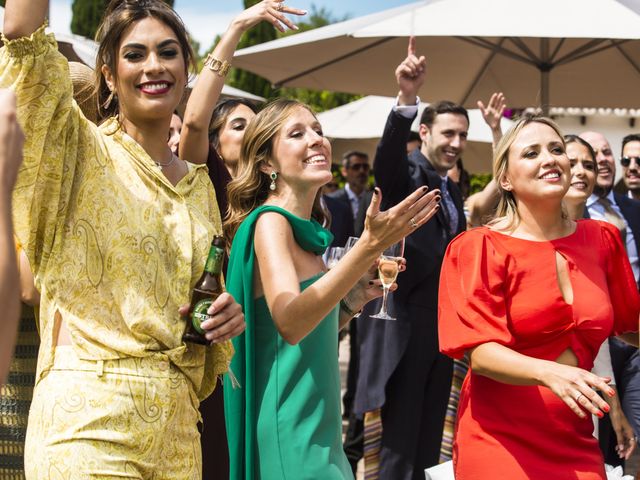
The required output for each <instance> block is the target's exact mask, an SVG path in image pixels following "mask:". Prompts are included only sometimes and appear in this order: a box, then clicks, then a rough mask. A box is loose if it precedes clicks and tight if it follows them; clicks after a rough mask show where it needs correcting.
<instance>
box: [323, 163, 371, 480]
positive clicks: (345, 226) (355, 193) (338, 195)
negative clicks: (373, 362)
mask: <svg viewBox="0 0 640 480" xmlns="http://www.w3.org/2000/svg"><path fill="white" fill-rule="evenodd" d="M369 171H370V165H369V156H368V155H367V154H366V153H364V152H358V151H355V150H353V151H349V152H347V153H345V154H344V156H343V157H342V175H343V176H344V178H345V179H346V180H347V182H346V184H345V186H344V188H341V189H340V190H337V191H336V192H333V193H331V194H329V195H327V196H325V203H326V205H327V208H328V209H329V212H331V233H333V236H334V238H333V243H332V244H331V246H333V247H335V246H338V247H344V245H345V244H346V243H347V239H348V238H349V237H353V236H355V233H354V222H355V219H356V215H357V213H358V209H359V206H360V201H361V200H362V197H363V196H364V194H365V192H366V189H367V184H368V183H369ZM348 328H349V348H350V356H349V367H348V369H347V385H346V390H345V393H344V397H343V398H342V402H343V405H344V412H343V413H344V416H345V417H349V428H348V431H347V435H346V438H345V444H344V448H345V453H346V455H347V458H348V459H349V463H350V464H351V468H352V470H353V473H354V475H355V473H356V469H357V465H358V461H359V460H360V459H361V458H362V455H363V451H362V448H363V445H362V431H363V425H362V421H361V420H359V419H357V418H355V417H353V415H352V410H353V399H354V396H355V390H356V382H357V379H358V363H359V362H358V326H357V323H356V322H355V321H352V322H350V323H349V327H348Z"/></svg>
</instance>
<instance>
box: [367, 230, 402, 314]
mask: <svg viewBox="0 0 640 480" xmlns="http://www.w3.org/2000/svg"><path fill="white" fill-rule="evenodd" d="M403 254H404V238H403V239H402V240H400V241H399V242H396V243H394V244H393V245H391V246H390V247H388V248H386V249H385V250H384V251H383V252H382V254H381V255H380V258H379V260H378V276H379V278H380V281H381V282H382V288H383V297H382V308H380V311H379V312H378V313H376V314H375V315H371V318H381V319H383V320H395V318H393V317H392V316H390V315H389V314H388V313H387V297H388V296H389V289H390V288H391V285H393V283H394V282H395V281H396V278H397V277H398V272H399V271H400V265H401V264H402V255H403Z"/></svg>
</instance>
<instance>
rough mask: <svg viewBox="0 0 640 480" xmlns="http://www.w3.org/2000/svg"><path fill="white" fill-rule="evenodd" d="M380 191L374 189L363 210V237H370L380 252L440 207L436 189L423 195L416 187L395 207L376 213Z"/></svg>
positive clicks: (408, 232)
mask: <svg viewBox="0 0 640 480" xmlns="http://www.w3.org/2000/svg"><path fill="white" fill-rule="evenodd" d="M381 202H382V192H381V191H380V189H379V188H376V189H375V190H374V192H373V197H372V198H371V203H370V204H369V208H368V209H367V216H366V218H365V221H364V232H363V234H362V235H363V236H365V235H368V236H370V237H371V238H370V239H371V240H372V241H373V243H374V245H375V247H376V248H377V249H379V250H380V251H382V250H384V249H385V248H387V247H388V246H390V245H392V244H394V243H396V242H398V241H400V240H401V239H402V238H404V237H406V236H407V235H409V234H411V233H413V232H414V231H415V230H416V229H418V228H419V227H421V226H422V225H424V224H425V223H427V221H429V219H430V218H431V217H433V216H434V215H435V213H436V212H437V211H438V208H439V207H440V203H439V202H440V190H432V191H430V192H428V193H427V187H420V188H418V189H417V190H416V191H415V192H413V193H412V194H411V195H409V196H407V198H405V199H404V200H403V201H401V202H400V203H398V204H397V205H396V206H394V207H392V208H390V209H389V210H385V211H384V212H381V211H380V203H381Z"/></svg>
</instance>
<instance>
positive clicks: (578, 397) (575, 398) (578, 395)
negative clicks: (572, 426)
mask: <svg viewBox="0 0 640 480" xmlns="http://www.w3.org/2000/svg"><path fill="white" fill-rule="evenodd" d="M583 396H584V393H582V392H578V394H577V395H576V396H575V397H573V398H574V400H575V401H576V402H578V401H579V400H580V397H583Z"/></svg>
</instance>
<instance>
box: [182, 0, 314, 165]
mask: <svg viewBox="0 0 640 480" xmlns="http://www.w3.org/2000/svg"><path fill="white" fill-rule="evenodd" d="M285 13H288V14H293V15H304V14H306V13H307V12H306V11H305V10H299V9H297V8H293V7H288V6H286V5H285V4H284V2H283V1H280V0H263V1H262V2H260V3H257V4H255V5H253V6H252V7H250V8H248V9H246V10H245V11H244V12H242V13H241V14H240V15H238V16H237V17H236V18H234V19H233V21H232V22H231V24H230V25H229V28H228V29H227V31H226V32H225V33H224V35H223V36H222V38H221V39H220V41H219V42H218V44H217V45H216V47H215V48H214V50H213V52H212V53H211V54H210V55H209V56H208V57H207V60H206V61H205V66H204V68H203V69H202V71H201V72H200V75H199V76H198V81H197V82H196V85H195V87H194V88H193V91H192V92H191V96H190V97H189V101H188V102H187V107H186V110H185V113H184V123H183V126H182V133H181V134H180V148H179V154H180V157H181V158H183V159H185V160H189V161H190V162H192V163H205V162H206V161H207V156H208V154H209V123H210V122H211V115H212V114H213V110H214V108H215V106H216V103H217V102H218V99H219V98H220V92H222V87H223V86H224V80H225V77H226V74H227V66H228V65H230V63H231V59H232V57H233V54H234V52H235V50H236V47H237V45H238V42H239V41H240V37H241V36H242V34H243V33H244V32H246V31H247V30H249V29H250V28H251V27H253V26H255V25H257V24H258V23H260V22H262V21H266V22H269V23H271V24H273V25H274V26H275V28H277V29H278V30H280V31H281V32H284V31H285V26H286V27H288V28H290V29H292V30H297V29H298V27H296V26H295V25H294V24H293V23H292V22H291V21H290V20H289V19H288V18H287V17H286V16H285Z"/></svg>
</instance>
